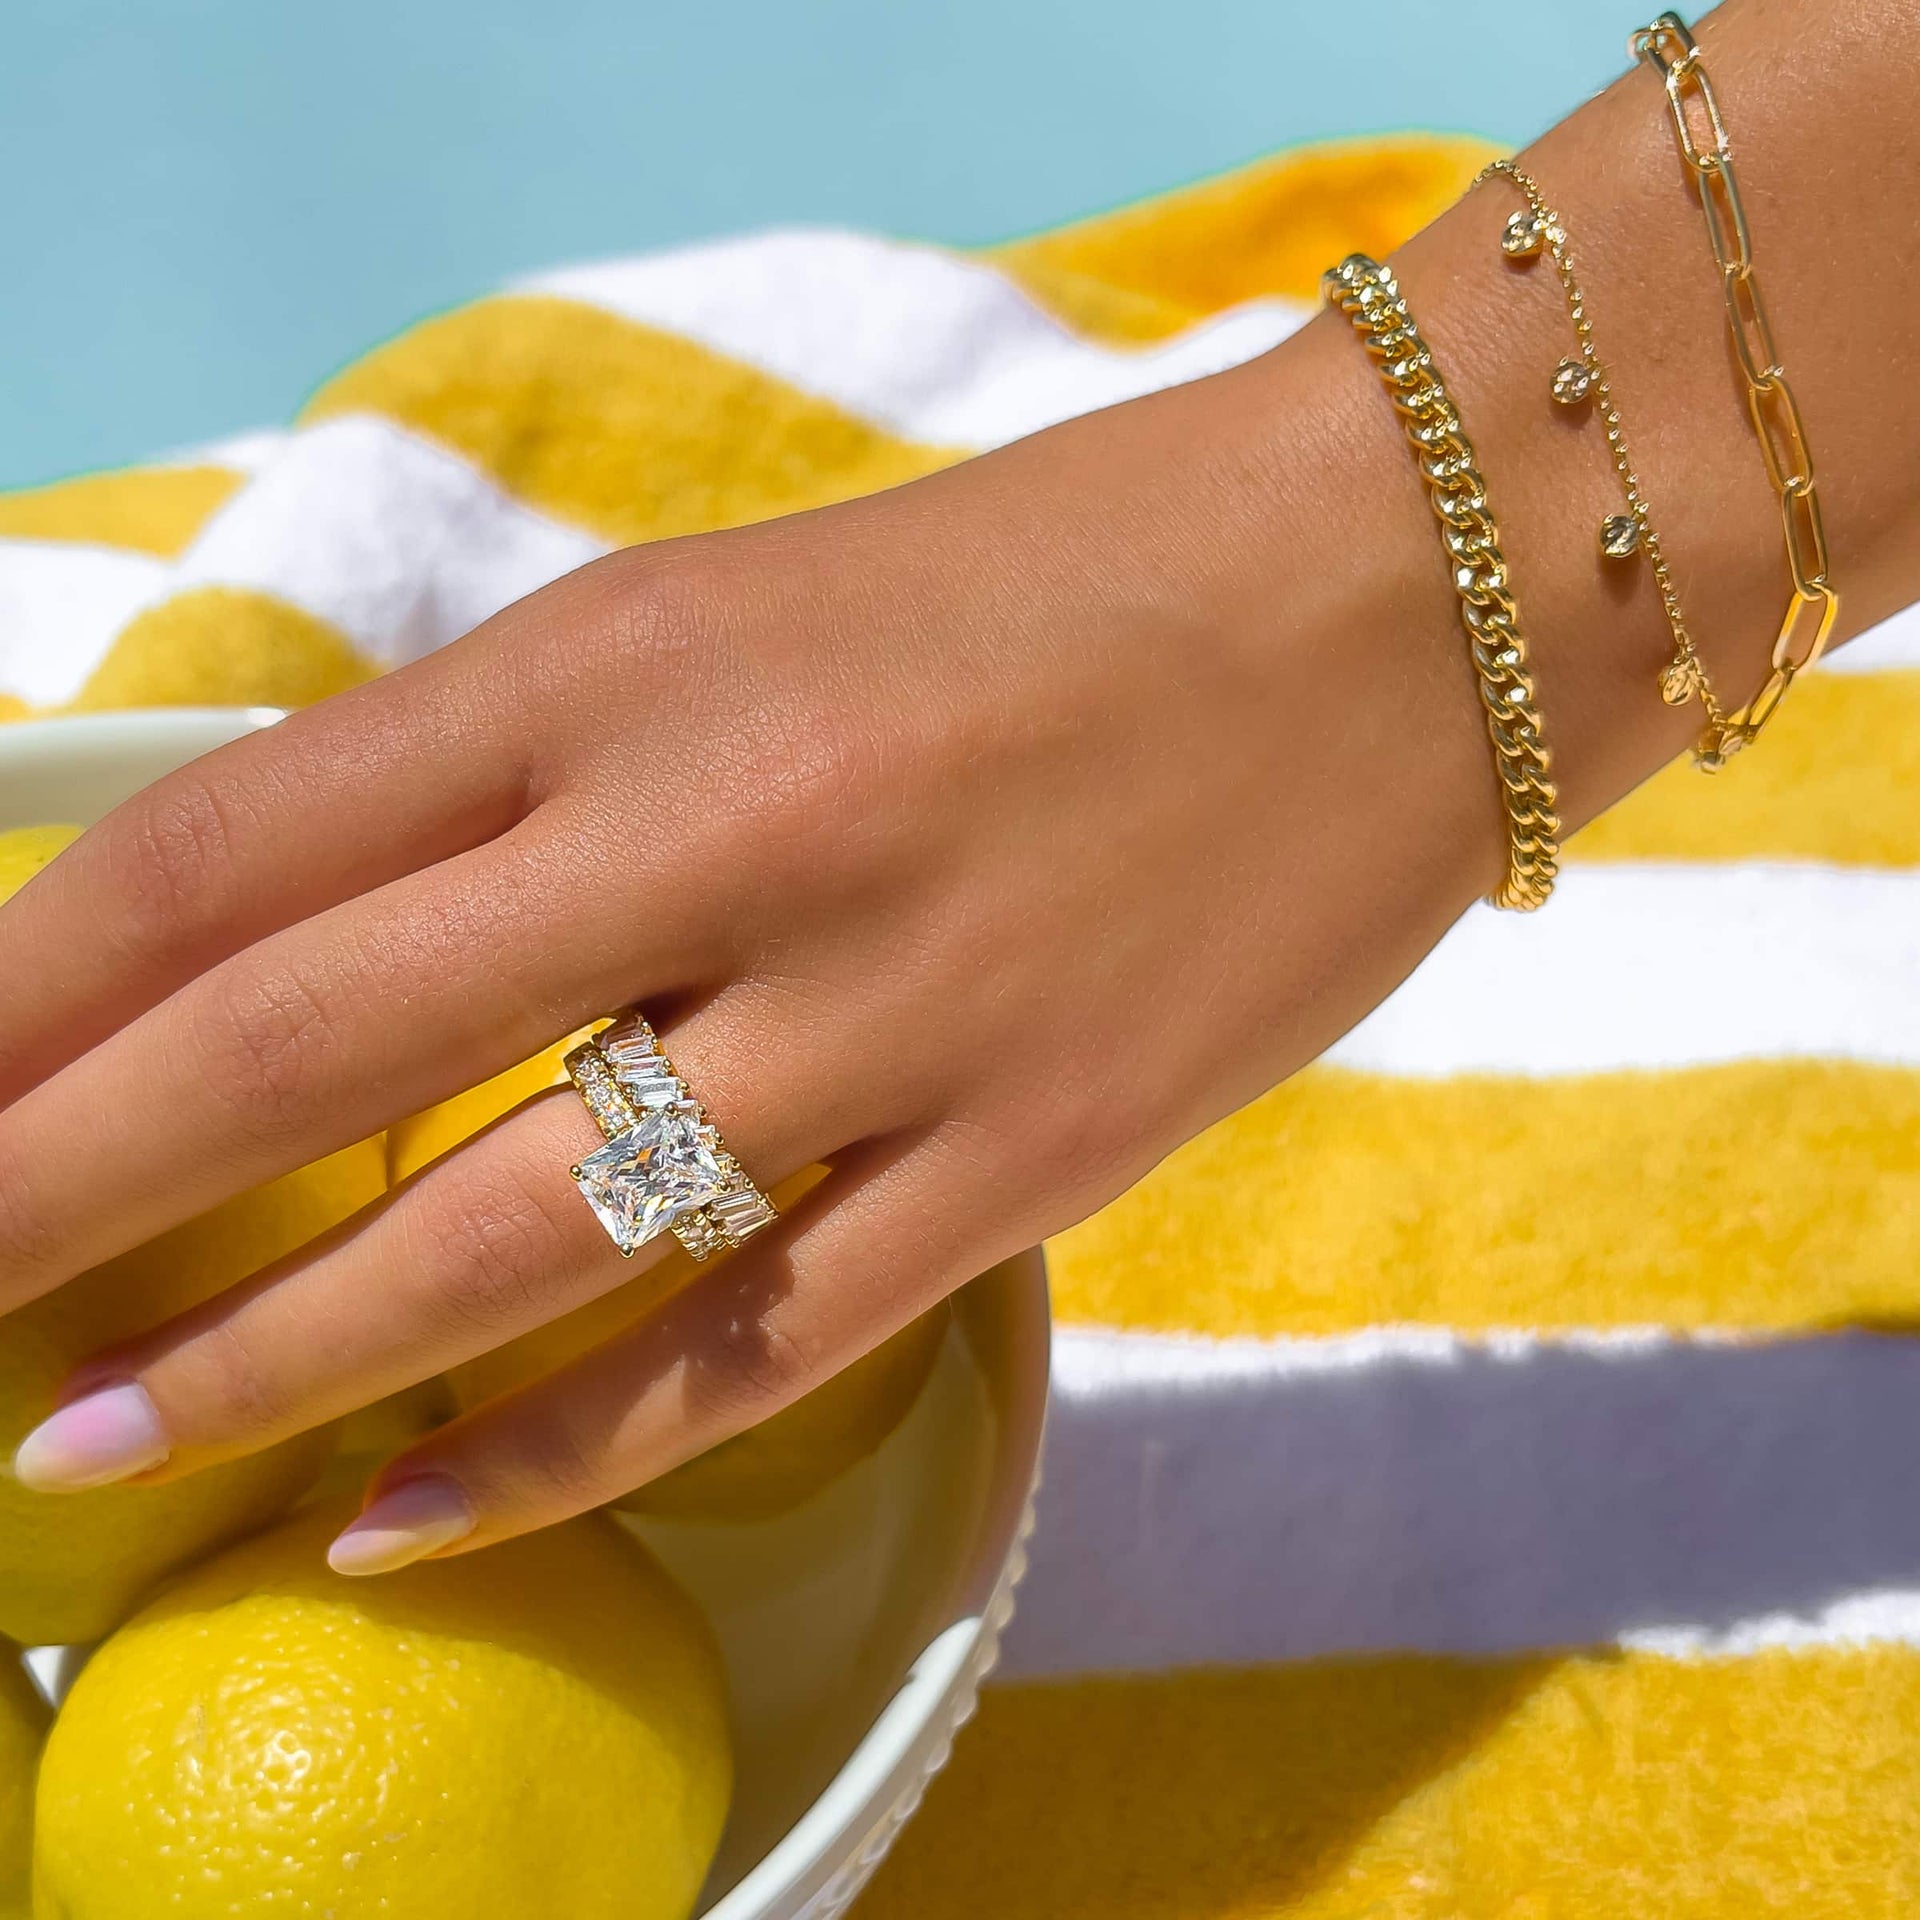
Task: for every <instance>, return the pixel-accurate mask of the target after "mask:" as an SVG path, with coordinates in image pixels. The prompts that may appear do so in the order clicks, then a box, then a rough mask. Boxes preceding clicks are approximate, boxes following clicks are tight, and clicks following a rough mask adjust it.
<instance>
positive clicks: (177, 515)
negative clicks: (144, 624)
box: [0, 467, 246, 560]
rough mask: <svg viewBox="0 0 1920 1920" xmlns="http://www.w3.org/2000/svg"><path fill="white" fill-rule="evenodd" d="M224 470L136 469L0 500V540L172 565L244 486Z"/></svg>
mask: <svg viewBox="0 0 1920 1920" xmlns="http://www.w3.org/2000/svg"><path fill="white" fill-rule="evenodd" d="M245 481H246V476H245V475H244V474H240V473H235V472H234V471H233V470H232V469H231V468H230V467H136V468H134V469H133V470H132V471H130V472H127V473H89V474H83V475H82V476H81V477H80V478H79V479H77V480H61V481H57V482H56V483H55V484H54V485H52V486H50V487H35V488H33V489H31V490H30V491H28V492H25V493H8V494H0V536H6V537H9V538H12V539H16V540H85V541H89V542H91V543H93V544H95V545H98V546H103V547H124V548H127V549H128V550H129V551H131V552H135V553H152V554H157V555H159V557H160V558H161V559H163V560H171V559H173V558H174V557H175V556H176V555H177V554H180V553H183V552H184V551H185V550H186V548H187V547H188V545H189V544H190V543H191V542H192V540H193V537H194V535H195V534H197V533H198V532H199V531H200V529H201V527H203V526H204V525H205V524H206V522H207V521H208V520H209V519H210V518H211V517H212V516H213V514H214V513H215V512H216V511H217V510H218V509H219V508H220V507H222V506H224V505H225V504H226V502H227V501H228V500H229V499H231V498H232V496H233V494H234V493H235V492H236V491H237V490H238V489H239V488H240V487H241V486H242V485H244V484H245Z"/></svg>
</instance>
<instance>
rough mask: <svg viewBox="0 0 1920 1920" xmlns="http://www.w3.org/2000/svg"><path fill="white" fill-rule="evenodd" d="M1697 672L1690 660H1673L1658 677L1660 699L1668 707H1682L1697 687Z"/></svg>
mask: <svg viewBox="0 0 1920 1920" xmlns="http://www.w3.org/2000/svg"><path fill="white" fill-rule="evenodd" d="M1699 680H1700V675H1699V670H1698V669H1697V668H1696V667H1695V666H1694V664H1693V662H1692V661H1691V660H1675V661H1673V662H1672V663H1671V664H1670V665H1669V666H1668V668H1667V670H1666V671H1665V672H1664V673H1663V674H1661V676H1660V698H1661V699H1662V700H1664V701H1665V702H1666V703H1667V705H1668V706H1670V707H1684V706H1685V705H1686V704H1687V702H1688V701H1689V700H1691V699H1692V698H1693V695H1694V690H1695V688H1696V687H1697V686H1698V685H1699Z"/></svg>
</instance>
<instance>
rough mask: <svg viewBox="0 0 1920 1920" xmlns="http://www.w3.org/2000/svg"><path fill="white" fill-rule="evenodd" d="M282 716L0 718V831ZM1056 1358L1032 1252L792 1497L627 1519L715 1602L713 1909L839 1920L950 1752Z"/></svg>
mask: <svg viewBox="0 0 1920 1920" xmlns="http://www.w3.org/2000/svg"><path fill="white" fill-rule="evenodd" d="M279 717H280V716H279V715H278V714H276V713H274V712H272V711H270V710H260V709H248V710H242V709H213V708H209V709H180V708H171V709H164V710H153V711H148V712H139V713H124V714H99V715H88V716H84V717H80V718H74V719H64V720H35V721H25V722H19V723H15V724H12V725H5V726H0V828H4V827H13V826H25V825H31V824H34V823H37V822H43V821H61V820H65V821H77V822H79V823H81V824H89V823H91V822H92V821H94V820H97V819H98V818H99V817H100V816H101V815H102V814H103V813H105V812H107V811H108V809H109V808H111V807H113V806H114V805H116V804H117V803H118V802H119V801H121V800H123V799H125V798H126V797H127V796H128V795H129V794H131V793H133V792H135V791H137V790H138V789H139V788H140V787H142V786H144V785H145V784H146V783H147V782H148V781H150V780H154V779H157V778H158V777H159V776H160V775H161V774H163V773H166V772H168V771H170V770H171V769H172V768H174V767H177V766H180V765H183V764H184V763H185V762H186V761H188V760H191V759H194V758H196V757H197V756H198V755H200V754H202V753H206V752H208V751H210V750H211V749H213V748H214V747H217V746H220V745H222V744H223V743H224V742H226V741H228V740H231V739H234V738H236V737H238V736H239V735H241V734H243V733H246V732H249V731H252V730H253V729H255V728H258V727H262V726H270V725H272V724H273V723H274V722H275V721H276V720H277V719H278V718H279ZM1047 1352H1048V1319H1047V1296H1046V1273H1045V1268H1044V1266H1043V1264H1042V1261H1041V1257H1040V1254H1039V1252H1038V1250H1037V1249H1036V1250H1034V1251H1031V1252H1029V1253H1026V1254H1022V1255H1021V1256H1020V1257H1019V1258H1017V1259H1014V1260H1010V1261H1008V1262H1006V1263H1005V1264H1004V1265H1002V1266H999V1267H996V1268H995V1269H994V1270H993V1271H992V1272H990V1273H986V1274H983V1275H982V1276H981V1277H980V1278H979V1279H978V1280H976V1281H974V1282H973V1283H972V1284H971V1285H970V1286H968V1287H966V1288H965V1289H963V1291H962V1292H961V1293H960V1294H959V1295H958V1296H957V1299H956V1312H955V1316H954V1328H953V1332H952V1333H951V1334H950V1335H949V1337H948V1341H947V1345H946V1348H945V1349H944V1351H943V1352H942V1354H941V1356H940V1360H939V1363H938V1365H937V1366H936V1368H935V1370H934V1373H933V1377H932V1379H931V1380H930V1382H929V1383H928V1387H927V1390H926V1392H925V1393H924V1394H923V1395H922V1396H921V1399H920V1401H919V1403H918V1405H917V1406H916V1407H915V1409H914V1411H913V1412H912V1413H911V1414H910V1415H909V1416H908V1418H907V1420H906V1421H905V1422H904V1423H903V1425H902V1426H901V1427H900V1429H899V1430H898V1431H897V1432H896V1433H895V1434H894V1435H893V1436H892V1438H891V1439H890V1440H888V1441H887V1443H886V1444H885V1445H884V1446H883V1447H882V1448H881V1449H880V1450H879V1451H878V1452H877V1453H876V1454H875V1455H874V1456H873V1457H872V1458H871V1459H870V1460H867V1461H865V1462H864V1463H863V1464H862V1465H860V1466H858V1467H856V1468H855V1469H854V1470H853V1471H852V1472H850V1473H848V1474H846V1475H844V1476H842V1478H841V1479H840V1480H839V1481H838V1482H836V1483H835V1484H834V1485H833V1486H831V1487H829V1488H828V1489H827V1490H826V1491H825V1492H824V1493H822V1494H821V1495H819V1496H818V1497H817V1498H815V1499H814V1500H812V1501H810V1502H808V1503H807V1505H806V1506H804V1507H803V1508H801V1509H799V1510H798V1511H796V1512H794V1513H791V1514H787V1515H784V1516H782V1517H781V1518H779V1519H776V1520H771V1521H761V1522H754V1523H752V1524H739V1525H710V1524H699V1525H695V1524H690V1523H666V1522H658V1521H649V1522H644V1523H638V1524H637V1529H636V1530H637V1531H639V1532H640V1533H642V1534H643V1535H644V1536H645V1538H646V1539H647V1540H648V1541H649V1542H650V1543H651V1545H652V1546H653V1547H654V1549H655V1550H656V1551H657V1552H658V1553H659V1554H660V1556H661V1557H662V1559H664V1560H665V1561H666V1562H667V1564H668V1565H669V1566H670V1567H672V1569H673V1570H674V1572H675V1573H676V1574H677V1575H678V1577H679V1578H680V1580H681V1581H682V1582H683V1583H684V1584H685V1585H686V1586H687V1587H688V1588H689V1589H690V1590H691V1591H692V1592H693V1593H694V1594H695V1595H696V1596H697V1597H698V1599H699V1600H700V1602H701V1604H702V1605H703V1606H704V1607H705V1608H706V1610H707V1613H708V1616H709V1618H710V1619H711V1620H712V1621H713V1624H714V1627H715V1629H716V1631H717V1632H718V1634H719V1637H720V1642H721V1646H722V1648H723V1650H724V1652H725V1655H726V1661H727V1668H728V1676H729V1680H730V1682H731V1685H732V1691H733V1701H734V1713H735V1720H736V1723H737V1724H736V1760H737V1766H738V1787H737V1791H736V1795H735V1801H734V1810H733V1817H732V1819H731V1821H730V1822H729V1825H728V1828H727V1833H726V1836H725V1839H724V1840H723V1842H722V1846H721V1852H720V1857H719V1859H718V1860H717V1861H716V1863H715V1866H714V1871H713V1874H712V1877H711V1879H710V1881H709V1883H708V1888H707V1893H706V1898H705V1901H704V1903H703V1907H702V1911H703V1913H704V1914H705V1915H706V1916H707V1920H834V1916H837V1915H839V1914H840V1913H842V1912H843V1911H844V1910H845V1909H846V1907H847V1906H848V1905H849V1904H850V1903H851V1902H852V1900H853V1897H854V1895H855V1894H856V1893H858V1892H859V1890H860V1888H861V1886H862V1885H863V1884H864V1883H865V1882H866V1880H867V1878H868V1876H869V1875H870V1874H871V1873H872V1872H873V1870H874V1868H875V1867H876V1866H878V1865H879V1863H880V1860H881V1858H882V1856H883V1855H884V1854H885V1853H886V1850H887V1848H888V1846H889V1845H890V1844H891V1843H892V1840H893V1838H894V1836H895V1834H897V1833H898V1832H899V1830H900V1828H901V1826H902V1825H903V1824H904V1822H905V1821H906V1820H907V1819H908V1818H909V1817H910V1816H911V1815H912V1813H913V1811H914V1809H915V1808H916V1807H917V1806H918V1805H919V1803H920V1796H921V1794H922V1793H923V1792H924V1790H925V1788H926V1783H927V1782H928V1780H930V1779H931V1778H932V1776H933V1775H934V1774H935V1773H936V1772H937V1771H938V1770H939V1769H940V1767H941V1766H942V1765H943V1764H944V1763H945V1761H946V1758H947V1755H948V1753H949V1751H950V1750H951V1747H952V1742H953V1736H954V1734H955V1733H956V1732H957V1731H958V1729H959V1728H960V1726H961V1725H962V1723H963V1722H965V1721H966V1720H967V1719H968V1717H969V1716H970V1715H971V1714H972V1712H973V1708H974V1704H975V1700H976V1698H977V1696H978V1693H979V1689H980V1683H981V1681H982V1679H983V1678H984V1677H985V1676H986V1674H987V1672H988V1671H989V1670H990V1669H991V1667H992V1666H993V1664H994V1660H995V1658H996V1657H997V1654H998V1649H999V1640H1000V1634H1001V1631H1002V1629H1003V1628H1004V1627H1005V1625H1006V1623H1007V1620H1008V1618H1009V1616H1010V1615H1011V1614H1012V1611H1013V1592H1014V1588H1015V1586H1016V1585H1017V1584H1018V1582H1019V1579H1020V1576H1021V1573H1022V1572H1023V1570H1024V1568H1025V1564H1026V1555H1025V1540H1026V1536H1027V1533H1028V1531H1029V1530H1030V1529H1031V1526H1032V1511H1033V1508H1032V1497H1033V1491H1034V1486H1035V1480H1036V1475H1037V1470H1038V1465H1039V1458H1040V1444H1041V1430H1042V1425H1043V1421H1044V1413H1045V1407H1046V1397H1047ZM43 1670H44V1668H43Z"/></svg>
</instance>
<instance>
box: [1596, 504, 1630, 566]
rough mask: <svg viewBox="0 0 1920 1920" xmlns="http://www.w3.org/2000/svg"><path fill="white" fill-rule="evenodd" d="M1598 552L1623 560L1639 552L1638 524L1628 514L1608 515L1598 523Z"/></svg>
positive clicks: (1610, 558)
mask: <svg viewBox="0 0 1920 1920" xmlns="http://www.w3.org/2000/svg"><path fill="white" fill-rule="evenodd" d="M1600 551H1601V552H1602V553H1603V554H1605V555H1606V557H1607V558H1608V559H1609V560H1625V559H1628V558H1630V557H1631V556H1632V555H1633V554H1636V553H1638V552H1639V551H1640V522H1639V521H1638V520H1636V519H1635V518H1634V517H1633V515H1632V514H1630V513H1610V514H1608V515H1607V517H1606V518H1605V519H1604V520H1602V521H1601V522H1600Z"/></svg>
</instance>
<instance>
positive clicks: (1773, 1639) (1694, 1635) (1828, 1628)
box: [1620, 1587, 1920, 1660]
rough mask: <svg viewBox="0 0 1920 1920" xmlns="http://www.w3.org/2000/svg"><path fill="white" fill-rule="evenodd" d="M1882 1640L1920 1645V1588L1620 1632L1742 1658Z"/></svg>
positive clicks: (1654, 1648)
mask: <svg viewBox="0 0 1920 1920" xmlns="http://www.w3.org/2000/svg"><path fill="white" fill-rule="evenodd" d="M1876 1642H1877V1643H1880V1644H1883V1645H1884V1644H1887V1643H1893V1644H1896V1645H1900V1646H1908V1647H1920V1588H1915V1587H1886V1588H1881V1589H1878V1590H1875V1591H1872V1592H1867V1593H1850V1594H1844V1595H1842V1596H1841V1597H1840V1598H1838V1599H1836V1600H1833V1601H1830V1602H1829V1603H1828V1604H1827V1605H1826V1606H1823V1607H1819V1608H1816V1609H1815V1610H1814V1611H1813V1612H1811V1613H1769V1614H1764V1615H1762V1616H1761V1617H1760V1618H1759V1619H1757V1620H1739V1621H1736V1622H1735V1623H1734V1624H1733V1625H1732V1626H1730V1627H1706V1626H1698V1625H1695V1626H1685V1627H1647V1628H1644V1629H1642V1630H1640V1631H1638V1632H1635V1633H1623V1634H1622V1635H1621V1636H1620V1644H1621V1645H1622V1646H1625V1647H1631V1648H1633V1649H1635V1650H1636V1651H1638V1652H1642V1653H1663V1654H1666V1655H1667V1656H1668V1657H1669V1658H1671V1659H1675V1660H1701V1659H1741V1658H1743V1657H1745V1656H1746V1655H1749V1654H1755V1653H1766V1652H1769V1651H1771V1650H1773V1649H1775V1648H1782V1649H1785V1650H1786V1651H1788V1652H1802V1651H1804V1650H1805V1649H1807V1648H1809V1647H1863V1646H1872V1645H1874V1644H1875V1643H1876Z"/></svg>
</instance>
